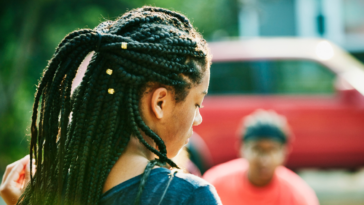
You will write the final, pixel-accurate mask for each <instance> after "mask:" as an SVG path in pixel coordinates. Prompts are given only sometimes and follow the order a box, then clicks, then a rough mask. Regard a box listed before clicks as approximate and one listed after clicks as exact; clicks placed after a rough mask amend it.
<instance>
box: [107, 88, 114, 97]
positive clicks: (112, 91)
mask: <svg viewBox="0 0 364 205" xmlns="http://www.w3.org/2000/svg"><path fill="white" fill-rule="evenodd" d="M107 92H108V93H109V94H111V95H112V94H114V93H115V90H114V89H113V88H109V90H107Z"/></svg>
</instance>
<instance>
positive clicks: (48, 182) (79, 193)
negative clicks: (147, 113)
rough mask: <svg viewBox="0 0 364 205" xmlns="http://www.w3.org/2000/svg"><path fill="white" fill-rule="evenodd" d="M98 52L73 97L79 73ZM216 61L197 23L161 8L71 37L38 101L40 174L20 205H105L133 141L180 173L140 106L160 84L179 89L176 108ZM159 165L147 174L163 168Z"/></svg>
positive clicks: (33, 151) (35, 148)
mask: <svg viewBox="0 0 364 205" xmlns="http://www.w3.org/2000/svg"><path fill="white" fill-rule="evenodd" d="M92 51H95V53H94V55H93V57H92V59H91V61H90V63H89V65H88V67H87V70H86V72H85V75H84V77H83V79H82V82H81V83H80V85H79V86H78V88H77V89H76V91H75V92H74V93H73V95H72V98H71V85H72V81H73V79H74V78H75V76H76V73H77V69H78V67H79V65H80V64H81V62H82V61H83V59H84V58H85V56H86V55H88V54H89V53H90V52H92ZM209 61H210V57H209V53H208V50H207V44H206V41H205V40H204V39H203V38H202V37H201V35H200V34H199V33H198V32H197V31H196V30H195V29H194V28H193V27H192V25H191V24H190V22H189V20H188V19H187V18H186V17H185V16H183V15H181V14H179V13H176V12H173V11H169V10H166V9H162V8H157V7H143V8H139V9H134V10H131V11H129V12H127V13H125V14H124V15H123V16H121V17H120V18H118V19H117V20H115V21H106V22H103V23H101V24H100V25H99V26H97V27H96V28H95V29H93V30H92V29H83V30H77V31H74V32H72V33H70V34H68V35H67V36H66V37H65V38H64V39H63V40H62V42H61V43H60V44H59V45H58V47H57V48H56V51H55V54H54V56H53V57H52V59H51V60H50V61H49V64H48V66H47V67H46V69H45V70H44V73H43V77H42V79H41V81H40V82H39V85H38V89H37V92H36V94H35V102H34V106H33V115H32V123H31V141H30V157H31V160H32V158H35V159H36V165H37V172H36V173H35V175H34V176H33V177H32V178H31V183H30V184H29V185H28V186H27V188H26V190H25V192H24V194H23V195H22V196H21V197H20V199H19V201H18V204H98V201H99V199H100V197H101V195H102V189H103V185H104V183H105V181H106V178H107V176H108V174H109V172H110V170H111V168H112V167H113V165H114V164H115V163H116V161H117V160H118V158H119V157H120V156H121V155H122V153H123V151H124V150H125V148H126V146H127V144H128V142H129V140H130V137H131V136H135V137H137V138H138V139H139V140H140V142H141V143H142V144H144V145H145V146H146V147H147V148H148V149H149V150H150V151H151V152H153V153H154V154H155V155H156V156H157V157H158V159H157V161H158V164H165V165H166V164H168V165H169V166H171V167H177V165H176V164H175V163H174V162H173V161H172V160H170V159H169V158H168V157H167V149H166V146H165V144H164V142H163V140H162V139H161V138H160V137H159V136H158V135H157V134H156V133H154V132H153V131H152V130H151V129H150V128H149V127H148V126H147V125H146V124H145V123H144V121H143V119H142V116H141V113H140V110H139V104H140V99H141V96H142V94H143V93H144V91H145V89H147V87H148V85H149V84H150V83H157V84H160V85H165V86H170V87H172V88H174V93H175V100H176V102H180V101H183V100H184V98H185V97H186V95H187V94H188V90H189V88H191V86H193V85H197V84H199V83H200V82H201V79H202V77H203V74H204V72H205V70H206V67H207V65H208V64H209ZM197 65H200V66H197ZM39 107H40V108H39ZM38 109H39V116H38ZM70 115H72V120H70ZM140 130H141V131H143V132H144V133H145V135H147V136H148V137H150V138H151V139H152V140H153V141H154V142H155V144H156V146H157V149H156V148H154V147H153V146H151V145H149V144H148V143H147V142H146V141H145V140H144V138H143V136H142V134H141V132H140ZM151 164H152V165H148V166H147V169H151V168H152V167H153V166H154V165H155V164H157V163H156V162H154V161H153V162H152V163H151ZM31 166H32V165H31ZM30 170H32V168H30ZM144 173H149V171H148V170H146V171H145V172H144ZM141 184H143V183H141ZM142 186H144V185H142ZM142 188H143V187H142ZM142 188H141V189H140V191H139V192H141V191H142ZM138 195H140V194H138ZM139 197H140V196H139ZM136 201H138V199H137V200H136Z"/></svg>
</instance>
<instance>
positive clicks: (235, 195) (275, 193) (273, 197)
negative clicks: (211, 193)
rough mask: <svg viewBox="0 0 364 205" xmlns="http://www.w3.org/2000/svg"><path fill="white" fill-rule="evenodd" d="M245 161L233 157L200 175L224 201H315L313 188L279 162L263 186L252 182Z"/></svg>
mask: <svg viewBox="0 0 364 205" xmlns="http://www.w3.org/2000/svg"><path fill="white" fill-rule="evenodd" d="M248 167H249V164H248V162H247V161H246V160H245V159H235V160H232V161H229V162H226V163H224V164H221V165H217V166H215V167H213V168H211V169H210V170H208V171H207V172H206V173H205V174H204V176H203V178H204V179H205V180H206V181H208V182H210V183H211V184H213V185H214V186H215V188H216V190H217V193H218V194H219V196H220V198H221V201H222V203H223V204H224V205H230V204H231V205H236V204H249V205H250V204H253V205H267V204H269V205H276V204H277V205H298V204H299V205H318V204H319V202H318V200H317V197H316V195H315V192H314V191H313V190H312V189H311V188H310V187H309V186H308V185H307V184H306V183H305V182H304V181H303V180H302V179H301V178H300V177H299V176H298V175H297V174H295V173H294V172H292V171H291V170H289V169H287V168H285V167H283V166H280V167H277V169H276V170H275V174H274V177H273V179H272V181H271V182H270V183H269V184H268V185H266V186H264V187H256V186H254V185H252V184H251V183H250V182H249V180H248V177H247V171H248Z"/></svg>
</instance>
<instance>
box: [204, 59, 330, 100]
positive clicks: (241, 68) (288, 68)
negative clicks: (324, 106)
mask: <svg viewBox="0 0 364 205" xmlns="http://www.w3.org/2000/svg"><path fill="white" fill-rule="evenodd" d="M334 79H335V74H334V73H333V72H331V71H330V70H329V69H327V68H326V67H324V66H323V65H321V64H319V63H317V62H313V61H307V60H275V61H242V62H216V63H213V64H212V66H211V80H210V87H209V94H332V93H334V85H333V82H334Z"/></svg>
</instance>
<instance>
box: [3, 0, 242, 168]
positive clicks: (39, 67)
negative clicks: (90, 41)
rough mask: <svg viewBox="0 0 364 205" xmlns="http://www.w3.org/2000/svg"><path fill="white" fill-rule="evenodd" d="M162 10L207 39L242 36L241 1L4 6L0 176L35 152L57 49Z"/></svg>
mask: <svg viewBox="0 0 364 205" xmlns="http://www.w3.org/2000/svg"><path fill="white" fill-rule="evenodd" d="M143 5H152V6H159V7H164V8H168V9H172V10H175V11H179V12H181V13H183V14H185V15H186V16H187V17H188V18H190V19H191V21H192V23H193V25H194V26H195V27H197V30H198V31H199V32H201V33H202V34H203V36H204V37H205V38H206V39H207V40H211V39H213V36H214V32H216V31H218V30H220V31H221V30H224V31H225V33H227V34H228V35H229V36H236V35H237V34H238V24H237V19H238V18H237V12H238V1H237V0H184V1H172V0H153V1H152V0H133V1H129V0H116V1H102V0H91V1H86V0H79V1H72V0H64V1H50V0H28V1H25V0H23V1H22V0H16V1H2V2H1V5H0V25H1V27H2V31H3V32H1V33H0V39H1V41H0V54H1V55H0V175H1V173H2V172H3V171H4V169H5V166H6V165H7V164H9V163H11V162H13V161H15V160H17V159H19V158H21V157H22V156H24V155H26V154H27V153H28V152H29V142H28V140H29V125H30V116H31V107H32V104H33V98H34V93H35V90H36V86H35V85H36V84H37V82H38V79H39V78H40V75H41V73H42V71H43V69H44V68H45V66H46V65H47V60H49V59H50V58H51V56H52V55H53V53H54V49H55V47H56V46H57V45H58V43H59V42H60V41H61V39H62V38H63V37H64V36H65V35H66V34H67V33H69V32H71V31H73V30H75V29H78V28H94V27H95V26H96V25H98V24H99V23H100V22H102V21H104V20H108V19H115V18H117V17H118V16H120V15H121V14H123V13H124V12H125V11H127V10H131V9H133V8H136V7H141V6H143Z"/></svg>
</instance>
